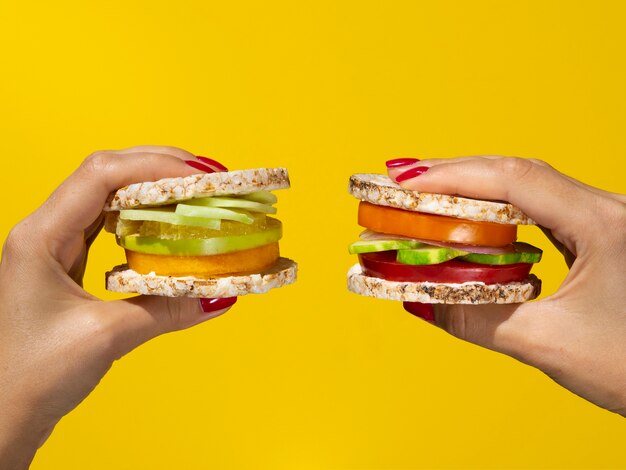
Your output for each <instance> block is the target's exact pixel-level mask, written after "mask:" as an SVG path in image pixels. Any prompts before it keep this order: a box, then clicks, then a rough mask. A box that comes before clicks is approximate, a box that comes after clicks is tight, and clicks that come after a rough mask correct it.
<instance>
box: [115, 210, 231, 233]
mask: <svg viewBox="0 0 626 470" xmlns="http://www.w3.org/2000/svg"><path fill="white" fill-rule="evenodd" d="M120 219H122V220H143V221H151V222H165V223H167V224H172V225H189V226H191V227H203V228H210V229H212V230H219V229H220V224H221V222H220V220H219V219H218V218H206V217H189V216H185V215H181V214H177V213H176V212H174V210H168V209H125V210H121V211H120Z"/></svg>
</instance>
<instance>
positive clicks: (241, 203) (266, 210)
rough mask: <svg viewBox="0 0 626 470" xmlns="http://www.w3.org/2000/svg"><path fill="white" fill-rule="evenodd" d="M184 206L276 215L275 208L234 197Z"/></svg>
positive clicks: (204, 199) (197, 201)
mask: <svg viewBox="0 0 626 470" xmlns="http://www.w3.org/2000/svg"><path fill="white" fill-rule="evenodd" d="M185 204H188V205H192V206H202V207H232V208H235V209H245V210H248V211H250V212H261V213H262V214H276V208H275V207H272V206H270V205H267V204H263V203H260V202H256V201H248V200H246V199H239V198H235V197H203V198H198V199H191V200H189V201H185Z"/></svg>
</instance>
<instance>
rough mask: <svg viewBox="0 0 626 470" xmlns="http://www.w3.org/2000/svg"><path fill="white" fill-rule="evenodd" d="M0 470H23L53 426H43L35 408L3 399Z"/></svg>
mask: <svg viewBox="0 0 626 470" xmlns="http://www.w3.org/2000/svg"><path fill="white" fill-rule="evenodd" d="M0 416H2V419H1V420H0V470H18V469H27V468H28V467H29V466H30V463H31V462H32V460H33V458H34V456H35V453H36V452H37V449H39V447H41V445H42V444H43V443H44V441H45V440H46V438H47V437H48V435H49V434H50V431H51V429H52V428H53V427H54V425H50V426H46V425H45V424H43V423H41V422H40V421H41V420H40V419H38V417H37V411H36V408H35V407H28V406H26V405H25V404H24V403H23V402H22V401H21V400H14V399H11V396H10V394H6V395H4V396H3V400H2V403H0Z"/></svg>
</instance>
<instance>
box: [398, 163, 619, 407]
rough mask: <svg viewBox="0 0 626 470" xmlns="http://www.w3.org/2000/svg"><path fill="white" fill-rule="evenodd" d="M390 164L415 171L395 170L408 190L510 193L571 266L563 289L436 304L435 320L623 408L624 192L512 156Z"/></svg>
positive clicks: (481, 195) (500, 196)
mask: <svg viewBox="0 0 626 470" xmlns="http://www.w3.org/2000/svg"><path fill="white" fill-rule="evenodd" d="M399 163H405V162H399ZM417 168H421V170H416V169H417ZM407 171H410V173H405V172H407ZM388 173H389V176H390V178H392V179H396V178H398V177H399V176H400V175H401V174H402V173H405V177H406V176H413V177H410V178H407V179H405V177H400V178H398V179H399V180H400V182H399V184H400V186H402V187H403V188H406V189H411V190H416V191H423V192H433V193H443V194H451V195H459V196H466V197H472V198H478V199H491V200H501V201H508V202H511V203H512V204H514V205H516V206H518V207H519V208H520V209H522V210H523V211H524V212H525V213H526V214H528V215H529V216H530V217H531V218H533V219H534V220H535V221H536V222H537V224H538V225H539V226H540V227H541V229H542V230H543V231H544V233H545V234H546V235H547V236H548V238H550V240H551V241H552V242H553V243H554V244H555V246H556V247H557V248H558V249H559V251H561V252H562V253H563V256H564V258H565V261H566V263H567V265H568V266H569V267H570V271H569V273H568V275H567V277H566V278H565V280H564V281H563V283H562V284H561V286H560V288H559V289H558V291H557V292H555V293H554V294H552V295H550V296H548V297H546V298H544V299H542V300H539V301H536V302H528V303H523V304H511V305H495V304H493V305H441V304H435V305H433V307H434V314H435V324H436V325H437V326H438V327H440V328H443V329H444V330H446V331H447V332H449V333H451V334H452V335H454V336H456V337H458V338H460V339H463V340H465V341H469V342H471V343H475V344H477V345H480V346H484V347H486V348H489V349H493V350H495V351H499V352H501V353H504V354H508V355H509V356H512V357H514V358H516V359H518V360H520V361H522V362H524V363H526V364H529V365H531V366H534V367H537V368H538V369H541V370H542V371H543V372H545V373H546V374H547V375H548V376H550V377H551V378H552V379H554V380H555V381H556V382H558V383H559V384H561V385H562V386H564V387H566V388H568V389H569V390H571V391H572V392H574V393H576V394H578V395H579V396H581V397H583V398H585V399H587V400H589V401H591V402H592V403H595V404H597V405H598V406H601V407H603V408H606V409H608V410H610V411H613V412H615V413H619V414H621V415H622V416H626V341H625V338H626V289H625V288H624V286H625V281H626V196H624V195H621V194H616V193H610V192H607V191H602V190H600V189H597V188H594V187H592V186H588V185H585V184H583V183H581V182H580V181H577V180H575V179H573V178H570V177H568V176H566V175H563V174H562V173H559V172H558V171H557V170H555V169H554V168H552V167H551V166H549V165H548V164H547V163H545V162H542V161H539V160H530V159H522V158H512V157H498V156H483V157H465V158H455V159H431V160H422V161H417V162H413V163H409V164H407V165H403V166H396V167H392V168H389V169H388ZM416 173H419V174H418V175H417V176H414V175H415V174H416Z"/></svg>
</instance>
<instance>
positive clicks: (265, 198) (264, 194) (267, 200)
mask: <svg viewBox="0 0 626 470" xmlns="http://www.w3.org/2000/svg"><path fill="white" fill-rule="evenodd" d="M238 197H240V198H241V199H247V200H248V201H255V202H260V203H261V204H269V205H272V204H276V202H277V201H278V198H277V197H276V195H275V194H274V193H271V192H269V191H255V192H253V193H250V194H242V195H241V196H238Z"/></svg>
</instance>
